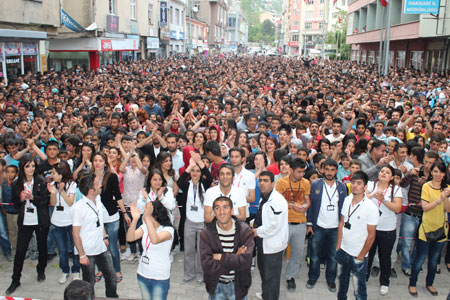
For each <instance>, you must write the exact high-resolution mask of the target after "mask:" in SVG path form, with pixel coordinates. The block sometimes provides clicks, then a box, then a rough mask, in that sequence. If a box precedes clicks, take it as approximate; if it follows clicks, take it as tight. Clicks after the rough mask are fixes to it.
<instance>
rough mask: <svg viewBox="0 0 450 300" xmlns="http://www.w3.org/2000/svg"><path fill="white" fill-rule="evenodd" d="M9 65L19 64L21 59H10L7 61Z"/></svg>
mask: <svg viewBox="0 0 450 300" xmlns="http://www.w3.org/2000/svg"><path fill="white" fill-rule="evenodd" d="M6 63H7V64H18V63H20V58H10V59H7V60H6Z"/></svg>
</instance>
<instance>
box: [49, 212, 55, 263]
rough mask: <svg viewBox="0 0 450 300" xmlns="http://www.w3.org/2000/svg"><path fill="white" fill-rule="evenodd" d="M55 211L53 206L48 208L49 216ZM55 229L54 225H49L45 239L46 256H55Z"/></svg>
mask: <svg viewBox="0 0 450 300" xmlns="http://www.w3.org/2000/svg"><path fill="white" fill-rule="evenodd" d="M54 209H55V207H54V206H49V207H48V210H49V216H50V217H51V215H52V214H53V210H54ZM54 229H55V226H54V225H50V229H49V230H48V237H47V251H48V254H56V243H55V236H54V235H53V231H54Z"/></svg>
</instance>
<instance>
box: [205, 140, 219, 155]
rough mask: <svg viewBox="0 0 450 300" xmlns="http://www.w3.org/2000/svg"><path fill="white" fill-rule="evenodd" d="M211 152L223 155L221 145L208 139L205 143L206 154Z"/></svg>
mask: <svg viewBox="0 0 450 300" xmlns="http://www.w3.org/2000/svg"><path fill="white" fill-rule="evenodd" d="M208 152H211V153H212V154H213V155H214V156H222V154H221V151H220V145H219V143H218V142H216V141H212V140H211V141H207V142H206V143H205V154H206V153H208Z"/></svg>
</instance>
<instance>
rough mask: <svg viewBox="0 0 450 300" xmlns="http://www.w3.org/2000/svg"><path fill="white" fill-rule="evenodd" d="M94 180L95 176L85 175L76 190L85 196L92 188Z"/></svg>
mask: <svg viewBox="0 0 450 300" xmlns="http://www.w3.org/2000/svg"><path fill="white" fill-rule="evenodd" d="M94 180H95V174H87V175H84V176H83V177H81V179H80V181H79V183H78V188H79V189H80V192H81V193H82V194H83V195H85V196H87V194H88V193H89V190H90V189H92V188H94Z"/></svg>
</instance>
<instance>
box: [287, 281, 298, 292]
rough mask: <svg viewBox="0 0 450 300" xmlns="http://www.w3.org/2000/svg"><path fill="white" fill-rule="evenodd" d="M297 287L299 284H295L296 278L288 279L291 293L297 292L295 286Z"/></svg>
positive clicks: (288, 287)
mask: <svg viewBox="0 0 450 300" xmlns="http://www.w3.org/2000/svg"><path fill="white" fill-rule="evenodd" d="M296 287H297V286H296V285H295V279H294V278H291V279H289V280H287V289H288V291H289V292H291V293H293V292H295V288H296Z"/></svg>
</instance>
